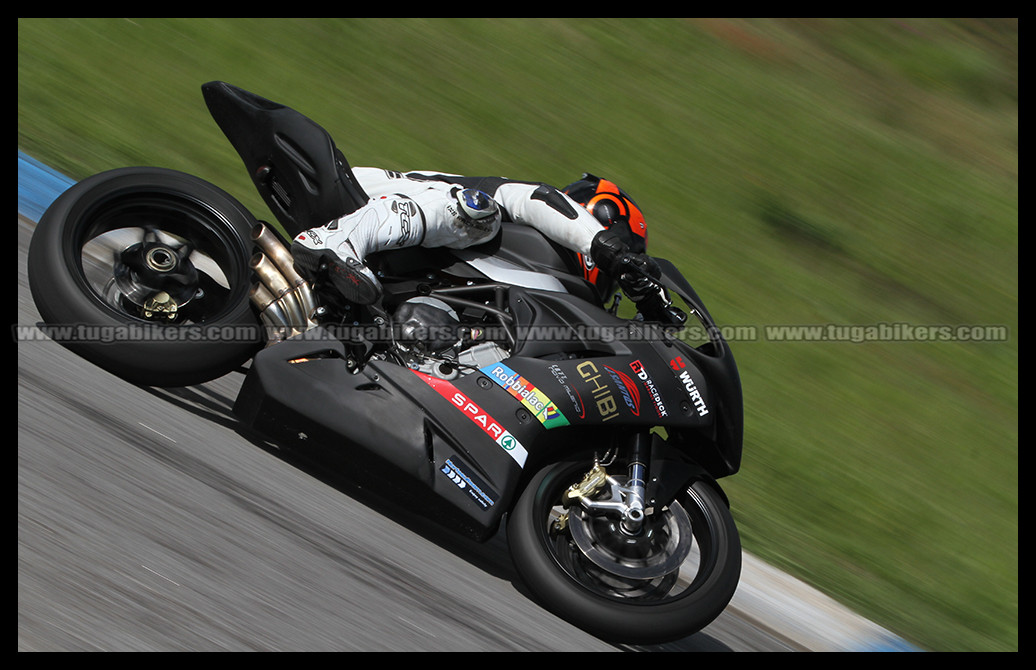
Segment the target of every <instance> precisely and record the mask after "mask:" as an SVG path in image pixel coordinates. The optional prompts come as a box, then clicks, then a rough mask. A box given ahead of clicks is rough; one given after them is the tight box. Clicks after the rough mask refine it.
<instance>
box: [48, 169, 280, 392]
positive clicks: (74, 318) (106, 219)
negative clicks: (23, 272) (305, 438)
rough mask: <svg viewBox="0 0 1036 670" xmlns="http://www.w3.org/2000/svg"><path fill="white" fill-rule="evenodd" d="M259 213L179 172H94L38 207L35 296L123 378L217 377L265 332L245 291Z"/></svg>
mask: <svg viewBox="0 0 1036 670" xmlns="http://www.w3.org/2000/svg"><path fill="white" fill-rule="evenodd" d="M255 223H256V222H255V219H254V218H253V217H252V215H251V213H249V212H248V210H247V209H246V208H245V207H244V206H243V205H241V204H240V203H239V202H237V200H235V199H234V198H233V197H231V196H230V195H228V194H227V193H225V192H224V191H222V190H221V189H219V188H217V187H216V186H214V185H212V184H210V183H208V182H206V181H204V180H202V179H199V178H197V177H194V176H192V175H188V174H185V173H182V172H176V171H173V170H166V169H162V168H123V169H119V170H112V171H109V172H103V173H101V174H97V175H94V176H93V177H90V178H88V179H85V180H83V181H82V182H79V183H78V184H76V185H74V186H72V187H71V188H70V189H68V190H67V191H66V192H65V193H63V194H62V195H61V196H60V197H58V199H57V200H55V202H54V203H53V204H52V205H51V206H50V207H49V208H48V209H47V211H46V212H44V214H43V216H41V217H40V221H39V223H38V224H37V226H36V230H35V232H34V234H33V238H32V242H31V244H30V247H29V257H28V274H29V284H30V288H31V290H32V295H33V300H34V301H35V303H36V306H37V308H38V309H39V312H40V315H41V316H42V317H43V320H44V322H45V323H46V324H47V325H48V326H49V328H47V330H48V332H49V333H50V334H51V335H52V336H53V337H54V338H55V339H58V340H59V341H61V343H62V344H64V345H65V346H67V347H68V348H69V349H71V350H73V351H75V352H76V353H78V354H79V355H81V356H82V357H83V358H86V359H87V360H89V361H91V362H93V363H95V364H97V365H99V366H101V367H102V368H105V369H106V370H108V371H110V372H112V373H114V374H116V375H118V376H120V377H122V378H124V379H127V380H129V381H131V382H134V383H139V384H146V385H150V386H184V385H190V384H198V383H202V382H206V381H209V380H211V379H215V378H217V377H220V376H222V375H224V374H226V373H227V372H229V371H231V370H233V369H235V368H237V367H238V366H240V365H241V363H243V362H244V361H245V360H247V359H248V358H249V357H250V356H251V355H252V354H253V353H254V352H255V351H256V350H257V349H258V347H259V346H260V345H261V343H262V340H263V337H262V331H261V328H260V327H259V322H258V320H257V319H256V317H255V315H254V313H253V312H252V309H251V306H250V304H249V301H248V293H249V289H250V281H251V275H250V269H249V266H248V261H249V257H250V253H249V252H250V249H251V242H250V237H249V235H250V231H251V229H252V227H253V226H254V225H255Z"/></svg>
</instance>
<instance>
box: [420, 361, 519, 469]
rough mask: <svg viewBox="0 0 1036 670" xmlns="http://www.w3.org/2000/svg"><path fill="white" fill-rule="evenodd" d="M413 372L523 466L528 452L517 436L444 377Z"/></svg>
mask: <svg viewBox="0 0 1036 670" xmlns="http://www.w3.org/2000/svg"><path fill="white" fill-rule="evenodd" d="M414 374H415V375H417V376H418V377H420V378H421V379H423V380H424V382H425V383H426V384H428V385H429V386H431V387H432V388H433V389H435V391H436V392H437V393H438V394H439V395H441V396H442V397H443V398H446V399H447V400H449V401H450V404H452V405H453V406H454V407H456V408H457V409H458V410H459V411H460V412H461V413H462V414H463V415H464V416H466V417H468V418H469V419H470V420H471V421H472V422H474V423H475V424H476V425H477V426H478V427H479V428H481V429H482V431H483V432H484V433H485V434H486V435H488V436H489V437H490V438H492V440H493V441H494V442H496V443H497V445H499V447H500V448H501V449H503V450H504V451H506V452H507V454H508V455H509V456H510V457H511V458H513V459H514V462H515V463H517V464H518V465H519V466H520V467H525V461H526V459H527V458H528V457H529V452H527V451H526V450H525V447H524V446H523V445H522V443H521V442H519V441H518V438H517V437H515V436H514V435H512V434H511V433H510V432H508V430H507V429H506V428H504V427H503V426H501V425H500V424H499V423H498V422H497V420H496V419H494V418H493V417H492V416H490V415H489V413H488V412H486V411H485V410H483V409H482V408H481V407H479V406H478V404H476V403H475V402H474V401H473V400H471V399H470V398H469V397H468V396H466V395H465V394H464V393H463V392H462V391H461V390H460V389H458V388H457V387H456V386H454V385H453V384H451V383H450V382H448V381H446V380H445V379H439V378H438V377H433V376H431V375H426V374H424V373H423V372H418V371H416V370H414Z"/></svg>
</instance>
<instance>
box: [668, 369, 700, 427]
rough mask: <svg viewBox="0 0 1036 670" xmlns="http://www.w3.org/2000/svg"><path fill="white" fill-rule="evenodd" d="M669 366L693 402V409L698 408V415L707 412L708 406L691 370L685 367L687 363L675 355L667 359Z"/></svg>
mask: <svg viewBox="0 0 1036 670" xmlns="http://www.w3.org/2000/svg"><path fill="white" fill-rule="evenodd" d="M669 367H671V368H672V369H673V374H674V375H675V376H676V379H677V380H678V381H679V382H680V384H681V385H682V386H683V390H684V391H686V392H687V396H688V397H689V398H690V399H691V402H692V403H694V409H696V410H698V416H705V415H706V414H708V413H709V408H708V407H706V406H705V398H703V397H702V395H701V391H699V390H698V385H697V384H695V383H694V378H693V377H691V371H690V370H688V369H687V363H685V362H684V360H683V356H677V357H676V358H674V359H673V360H671V361H669Z"/></svg>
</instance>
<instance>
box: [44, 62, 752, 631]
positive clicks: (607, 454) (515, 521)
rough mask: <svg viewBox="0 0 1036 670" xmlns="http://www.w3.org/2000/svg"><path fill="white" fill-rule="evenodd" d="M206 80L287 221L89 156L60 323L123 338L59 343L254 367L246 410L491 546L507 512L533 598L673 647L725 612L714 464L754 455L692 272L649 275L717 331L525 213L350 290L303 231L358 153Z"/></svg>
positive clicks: (62, 242)
mask: <svg viewBox="0 0 1036 670" xmlns="http://www.w3.org/2000/svg"><path fill="white" fill-rule="evenodd" d="M202 92H203V96H204V99H205V102H206V104H207V106H208V109H209V111H210V113H211V114H212V116H213V118H214V119H215V120H216V122H217V124H218V125H219V127H220V128H221V130H222V131H223V133H224V134H225V135H226V137H227V139H228V140H229V141H230V143H231V144H232V145H233V147H234V148H235V149H236V151H237V152H238V154H239V156H240V157H241V159H242V160H243V162H244V164H245V166H246V168H247V169H248V171H249V174H250V175H251V178H252V181H253V183H254V184H255V186H256V188H257V189H258V191H259V193H260V194H261V196H262V198H263V200H264V202H265V203H266V204H267V205H268V206H269V208H270V210H271V212H273V214H274V216H275V217H276V220H277V222H278V223H279V229H278V227H277V226H273V225H270V224H268V223H264V222H261V221H259V220H257V219H256V218H255V217H254V216H253V215H252V213H251V212H249V210H248V209H246V208H245V207H244V206H243V205H242V204H240V203H239V202H238V201H237V200H236V199H235V198H234V197H233V196H231V195H229V194H228V193H226V192H225V191H223V190H222V189H220V188H218V187H217V186H215V185H213V184H211V183H209V182H207V181H204V180H202V179H200V178H198V177H195V176H192V175H189V174H185V173H182V172H177V171H173V170H168V169H163V168H156V167H130V168H122V169H116V170H111V171H107V172H103V173H100V174H97V175H94V176H91V177H89V178H87V179H84V180H83V181H81V182H79V183H77V184H75V185H74V186H72V187H71V188H70V189H68V190H67V191H66V192H65V193H63V194H62V195H61V196H60V197H58V198H57V200H56V201H55V202H54V203H53V204H52V205H51V206H50V208H49V209H47V211H46V212H45V213H44V214H43V216H42V217H40V221H39V223H38V225H37V227H36V230H35V233H34V235H33V239H32V241H31V245H30V250H29V258H28V274H29V281H30V287H31V291H32V295H33V299H34V301H35V303H36V305H37V307H38V309H39V312H40V315H41V316H42V318H43V320H44V324H41V325H43V326H44V327H46V328H49V329H50V332H58V330H57V327H58V326H61V325H69V324H75V325H77V326H86V330H85V331H83V332H90V333H95V334H96V333H103V334H104V335H105V336H104V337H74V338H63V341H62V344H64V345H65V346H67V347H68V348H69V349H71V350H72V351H74V352H76V353H77V354H79V355H80V356H82V357H83V358H85V359H87V360H89V361H91V362H93V363H95V364H97V365H98V366H100V367H102V368H104V369H105V370H108V371H109V372H111V373H113V374H115V375H117V376H119V377H121V378H123V379H126V380H128V381H130V382H133V383H136V384H141V385H147V386H186V385H194V384H202V383H205V382H208V381H211V380H213V379H216V378H219V377H221V376H223V375H226V374H230V373H237V374H243V375H244V378H243V381H242V384H241V387H240V391H239V392H238V395H237V398H236V400H235V404H234V410H233V412H234V414H235V416H236V417H237V418H238V419H239V420H240V422H241V425H242V427H244V428H245V429H247V430H252V431H257V432H258V433H259V434H261V435H263V436H264V437H266V438H267V439H270V440H271V441H274V442H276V443H279V444H281V445H283V446H285V447H289V448H297V449H313V448H315V449H318V450H323V451H324V452H325V453H328V454H332V455H334V456H335V457H337V458H340V459H342V462H344V463H346V464H347V467H348V469H349V471H350V472H351V473H352V475H353V476H357V477H363V478H368V477H369V478H371V479H370V481H377V482H378V486H379V487H384V489H385V490H391V487H398V488H399V489H400V490H405V491H407V492H408V493H409V494H410V495H411V496H412V497H414V496H416V497H417V498H419V499H421V500H422V502H421V503H420V508H421V510H423V511H424V512H425V513H427V514H428V515H429V516H430V517H432V518H433V519H435V520H437V521H438V522H439V523H441V524H442V525H443V526H445V527H447V528H451V529H453V530H456V531H458V532H461V533H464V534H466V535H467V536H469V537H471V538H474V539H475V540H477V541H480V542H484V541H486V540H488V539H489V538H491V537H493V536H494V535H496V533H497V532H498V531H499V530H500V528H501V526H504V527H505V529H506V531H505V532H506V539H507V543H508V546H509V548H510V551H511V555H512V559H513V561H514V565H515V567H516V571H517V573H518V575H519V577H520V579H521V580H522V582H524V584H525V585H526V586H527V588H528V590H529V591H530V592H531V594H532V595H533V597H534V598H535V599H536V600H537V601H539V603H540V604H541V605H543V606H544V607H545V608H547V609H548V610H550V611H552V612H554V613H556V614H557V615H559V616H560V617H562V618H563V619H565V620H567V621H569V622H571V623H573V624H574V625H576V626H579V627H581V628H583V629H584V630H586V631H588V632H590V633H591V634H594V635H597V636H599V637H601V638H603V639H606V640H610V641H615V642H622V643H641V644H646V643H659V642H664V641H670V640H674V639H678V638H682V637H685V636H687V635H690V634H692V633H694V632H696V631H698V630H700V629H702V628H703V627H705V626H706V625H708V624H709V623H710V622H712V621H713V620H714V619H715V618H716V617H717V616H718V615H719V614H720V613H721V612H722V611H723V610H724V609H725V607H726V606H727V604H728V603H729V601H730V599H731V597H732V596H733V594H734V591H735V589H736V588H737V584H738V580H739V577H740V570H741V546H740V540H739V536H738V531H737V528H736V526H735V523H734V520H733V518H732V515H731V512H730V508H729V501H728V500H727V497H726V495H725V494H724V492H723V490H722V488H721V487H720V485H719V484H718V483H717V480H719V479H721V478H723V477H726V476H729V475H732V474H734V473H736V472H737V470H738V469H739V467H740V461H741V450H742V431H743V422H742V397H741V387H740V380H739V376H738V370H737V367H736V364H735V362H734V359H733V356H732V354H731V351H730V348H729V346H728V344H727V342H726V341H725V340H724V338H723V337H722V333H721V332H720V329H719V328H718V327H717V326H716V324H715V322H714V321H713V319H712V317H711V316H710V314H709V312H708V311H707V310H706V308H705V307H704V305H703V303H702V301H701V299H700V298H699V297H698V295H697V294H696V293H695V291H694V290H693V289H692V287H691V286H690V284H689V283H688V282H687V280H686V279H685V278H684V277H683V275H682V274H681V273H680V272H679V270H678V269H677V268H676V267H675V266H674V265H673V264H672V263H671V262H669V261H666V260H664V259H656V260H657V262H658V265H659V267H660V268H661V271H662V272H661V277H660V278H655V279H654V281H657V282H658V283H660V284H661V285H662V286H664V287H665V288H666V289H667V290H668V291H669V293H670V295H672V296H678V297H679V298H680V299H681V300H682V301H683V302H684V303H685V304H686V308H687V309H686V315H691V316H693V317H695V320H694V321H692V322H691V323H693V324H696V325H695V330H696V332H697V333H698V334H699V335H700V336H701V337H700V340H701V341H700V342H697V341H691V338H688V337H684V336H683V331H687V330H690V329H689V328H686V327H685V328H684V329H683V331H681V330H680V329H676V328H673V327H672V326H671V324H666V323H659V322H652V321H646V320H643V319H640V318H634V319H626V318H621V317H619V316H618V315H617V311H616V309H615V305H616V304H617V300H618V298H617V297H616V302H613V304H612V306H611V307H610V308H606V307H605V302H606V301H607V299H608V298H610V296H604V295H601V294H600V292H599V291H598V290H597V288H596V287H595V285H593V284H591V283H589V282H588V281H586V280H585V279H584V278H583V275H582V272H581V270H580V268H579V267H576V266H575V265H574V261H573V257H572V255H571V254H569V253H567V252H565V251H564V250H563V249H561V248H560V247H558V246H557V245H555V244H554V243H553V242H551V241H549V240H547V239H546V238H544V237H543V236H542V235H540V234H539V233H538V232H537V231H535V230H534V229H532V228H530V227H527V226H521V225H504V226H503V227H502V231H501V233H500V234H499V235H498V236H497V237H496V238H495V239H494V240H493V241H491V242H488V243H485V244H483V245H480V246H477V247H473V248H469V249H465V250H450V249H419V248H410V249H399V250H393V251H387V252H381V253H378V254H375V255H374V256H372V257H371V258H369V259H367V260H368V265H369V266H370V267H371V268H372V270H374V271H375V272H376V273H377V275H378V277H379V279H380V281H381V283H382V285H383V287H384V297H383V299H382V300H381V301H380V302H379V303H377V304H375V305H371V306H360V305H355V304H351V303H349V302H348V301H346V300H344V299H343V298H342V297H341V296H340V295H338V294H336V292H335V291H334V290H333V288H332V287H331V285H330V282H324V281H322V280H321V279H319V278H318V279H317V280H316V281H314V282H307V281H306V280H304V279H303V278H302V277H301V276H300V275H299V273H298V272H296V270H295V267H294V265H293V263H292V259H291V255H290V252H289V247H288V244H289V243H290V240H291V239H293V238H294V237H295V236H296V235H297V234H298V233H300V232H301V231H303V230H307V229H311V228H314V227H318V226H321V225H323V224H325V223H326V222H328V221H331V220H332V219H334V218H337V217H339V216H341V215H343V214H345V213H347V212H351V211H354V210H355V209H357V208H358V207H360V206H362V205H363V204H364V203H365V202H367V196H366V194H365V193H364V192H363V189H362V187H361V186H360V184H359V183H357V181H356V179H355V177H354V176H353V174H352V170H351V168H350V166H349V163H348V162H347V160H346V158H345V156H344V155H343V154H342V152H341V151H340V150H339V149H338V148H337V146H336V145H335V143H334V141H333V140H332V138H331V137H330V135H329V134H328V133H327V132H326V131H325V130H324V129H323V128H321V127H320V126H319V125H318V124H316V123H315V122H314V121H312V120H310V119H309V118H307V117H305V116H304V115H302V114H301V113H299V112H297V111H295V110H293V109H291V108H289V107H286V106H284V105H281V104H278V103H275V102H272V101H270V100H267V99H265V98H262V97H260V96H258V95H255V94H253V93H250V92H248V91H244V90H242V89H240V88H237V87H234V86H231V85H229V84H227V83H224V82H218V81H216V82H209V83H207V84H205V85H203V86H202ZM699 326H700V328H699ZM90 329H93V330H90ZM62 332H64V331H62ZM77 332H79V331H77ZM56 339H57V338H56Z"/></svg>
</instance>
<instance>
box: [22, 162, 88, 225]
mask: <svg viewBox="0 0 1036 670" xmlns="http://www.w3.org/2000/svg"><path fill="white" fill-rule="evenodd" d="M74 183H75V181H73V180H72V179H69V178H68V177H66V176H65V175H63V174H61V173H60V172H58V171H57V170H55V169H53V168H51V167H48V166H46V165H44V164H43V163H40V162H39V161H38V160H36V159H35V158H33V157H31V156H29V155H28V154H25V153H22V152H21V151H19V152H18V214H20V215H21V216H25V217H28V218H30V219H32V220H33V221H39V219H40V216H42V215H43V212H45V211H46V210H47V207H50V204H51V203H52V202H54V200H55V199H56V198H57V197H58V196H59V195H61V194H62V193H64V192H65V191H66V190H67V189H68V187H70V186H72V184H74Z"/></svg>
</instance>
